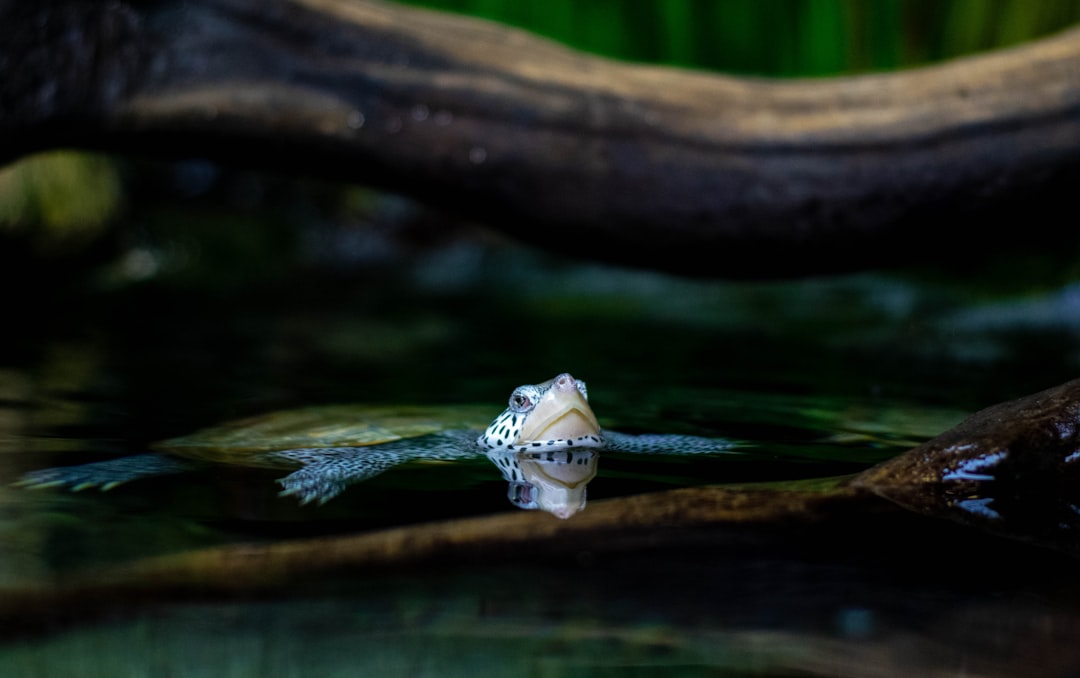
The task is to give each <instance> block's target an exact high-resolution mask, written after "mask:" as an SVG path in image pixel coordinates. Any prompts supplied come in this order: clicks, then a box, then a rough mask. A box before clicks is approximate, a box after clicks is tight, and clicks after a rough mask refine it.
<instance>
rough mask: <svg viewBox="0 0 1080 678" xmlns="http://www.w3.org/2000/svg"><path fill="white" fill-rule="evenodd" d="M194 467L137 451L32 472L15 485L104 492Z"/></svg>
mask: <svg viewBox="0 0 1080 678" xmlns="http://www.w3.org/2000/svg"><path fill="white" fill-rule="evenodd" d="M194 467H195V465H194V464H192V463H191V462H187V461H184V460H183V459H177V458H176V457H172V456H169V455H165V454H157V453H148V454H136V455H134V456H130V457H118V458H116V459H109V460H107V461H96V462H93V463H90V464H80V465H78V466H57V467H54V468H46V469H41V470H40V471H30V472H29V473H26V474H23V477H22V478H20V479H19V480H18V481H16V482H15V483H14V484H15V486H16V487H28V488H31V489H44V488H49V487H65V488H68V489H70V490H72V491H75V492H78V491H79V490H85V489H87V488H90V487H98V488H101V490H102V491H104V490H111V489H112V488H114V487H116V486H117V485H122V484H123V483H126V482H129V481H132V480H137V479H139V478H147V477H150V476H162V475H168V474H171V473H183V472H184V471H190V470H191V469H193V468H194Z"/></svg>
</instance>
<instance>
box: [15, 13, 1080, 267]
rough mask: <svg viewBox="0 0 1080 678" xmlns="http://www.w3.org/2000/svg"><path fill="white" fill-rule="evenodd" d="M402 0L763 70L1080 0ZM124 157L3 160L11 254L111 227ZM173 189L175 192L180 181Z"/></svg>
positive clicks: (1055, 23)
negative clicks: (15, 246) (15, 248)
mask: <svg viewBox="0 0 1080 678" xmlns="http://www.w3.org/2000/svg"><path fill="white" fill-rule="evenodd" d="M411 4H415V5H422V6H425V7H430V8H435V9H442V10H448V11H453V12H461V13H465V14H470V15H474V16H478V17H483V18H487V19H491V20H494V21H499V22H502V23H505V24H509V25H514V26H519V27H522V28H524V29H527V30H529V31H533V32H535V33H538V34H541V35H545V36H547V37H550V38H553V39H555V40H557V41H560V42H563V43H565V44H567V45H570V46H572V47H576V48H579V49H582V50H586V51H589V52H594V53H597V54H603V55H606V56H610V57H613V58H617V59H625V60H631V61H639V62H652V63H661V64H672V65H678V66H685V67H693V68H701V69H710V70H716V71H721V72H727V73H734V74H748V75H755V76H770V77H810V76H828V75H836V74H852V73H860V72H867V71H881V70H890V69H897V68H905V67H911V66H916V65H919V64H924V63H928V62H933V61H938V60H942V59H947V58H951V57H956V56H959V55H963V54H968V53H972V52H978V51H984V50H989V49H994V48H998V47H1002V46H1007V45H1012V44H1016V43H1020V42H1023V41H1026V40H1031V39H1034V38H1037V37H1040V36H1042V35H1046V34H1048V33H1052V32H1054V31H1057V30H1060V29H1062V28H1064V27H1066V26H1069V25H1070V24H1073V23H1076V22H1078V21H1080V0H1037V1H1031V0H724V1H722V2H721V1H713V0H634V1H632V2H631V1H626V0H593V1H592V2H580V1H578V0H426V1H418V2H412V3H411ZM123 167H124V165H118V164H117V163H116V162H114V161H113V160H111V159H108V158H104V157H102V156H89V155H86V154H82V153H72V152H52V153H47V154H42V155H39V156H35V157H32V158H28V159H25V160H23V161H22V162H18V163H14V164H12V165H10V166H8V167H6V168H0V242H2V241H11V240H12V239H14V240H16V241H18V244H19V245H20V247H19V248H18V250H19V252H20V254H18V255H16V256H20V257H21V256H22V254H21V253H22V252H26V251H29V252H30V253H32V254H33V255H34V256H49V255H55V254H56V253H58V252H59V253H63V254H65V255H70V254H71V253H72V252H73V251H79V250H81V249H82V248H83V247H84V246H85V245H86V244H87V243H88V242H90V241H93V240H94V239H96V238H98V237H99V236H100V235H101V234H102V233H104V232H107V231H108V228H109V225H110V224H111V223H114V222H115V221H116V220H117V218H118V217H119V216H120V215H121V214H122V213H123V208H124V206H125V201H126V199H128V198H131V196H132V193H133V191H134V190H135V189H134V188H133V187H132V182H131V181H128V180H126V178H127V177H128V176H130V174H132V173H128V174H125V173H124V172H123V171H122V169H123ZM141 172H142V170H140V171H139V172H137V173H141ZM342 190H346V191H347V190H351V189H342ZM179 193H180V195H178V196H177V197H179V198H183V197H184V195H183V193H184V190H183V189H182V190H180V191H179ZM160 197H161V196H157V198H158V199H160ZM135 199H140V198H135ZM343 202H346V203H351V204H355V203H356V202H357V201H356V200H354V199H347V200H344V201H343ZM360 202H361V203H363V202H364V201H363V200H361V201H360Z"/></svg>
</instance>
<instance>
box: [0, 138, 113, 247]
mask: <svg viewBox="0 0 1080 678" xmlns="http://www.w3.org/2000/svg"><path fill="white" fill-rule="evenodd" d="M120 197H121V189H120V177H119V174H118V172H117V170H116V168H115V166H114V165H113V162H112V161H111V160H109V159H107V158H105V157H104V156H100V155H93V154H89V153H75V152H71V151H57V152H52V153H42V154H39V155H35V156H31V157H29V158H26V159H24V160H22V161H20V162H17V163H15V164H13V165H9V166H7V167H2V168H0V231H3V230H9V231H12V230H15V231H36V233H35V240H36V241H37V242H36V244H37V245H38V247H39V248H40V249H43V250H54V249H58V248H60V249H62V248H70V247H74V246H78V245H81V244H84V243H85V242H86V241H87V240H89V239H91V238H92V237H93V236H95V235H96V234H98V233H99V232H100V231H101V230H102V229H103V228H104V227H105V226H106V225H107V224H108V222H109V220H110V219H112V218H113V217H114V216H115V214H116V212H117V210H118V208H119V204H120Z"/></svg>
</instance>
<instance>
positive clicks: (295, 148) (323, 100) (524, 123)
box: [0, 0, 1080, 276]
mask: <svg viewBox="0 0 1080 678" xmlns="http://www.w3.org/2000/svg"><path fill="white" fill-rule="evenodd" d="M0 26H2V28H0V82H3V83H4V84H3V86H2V89H0V159H9V160H10V159H12V158H15V157H18V156H19V155H21V154H25V153H28V152H32V151H36V150H41V149H46V148H54V147H58V146H78V147H87V148H98V149H110V150H120V151H127V152H140V153H151V154H157V155H166V156H192V155H205V156H209V157H212V158H215V159H219V160H223V161H228V162H233V163H242V164H247V165H253V166H274V167H277V168H286V169H288V170H291V171H295V172H298V173H313V174H320V175H329V176H335V177H342V178H346V179H349V180H355V181H362V182H367V183H371V184H374V185H377V186H381V187H386V188H391V189H393V190H396V191H401V192H405V193H409V194H412V195H415V196H417V197H420V198H422V199H425V200H428V201H432V202H435V203H436V204H440V205H444V206H449V207H451V208H452V209H454V210H456V211H458V212H460V213H463V214H466V215H469V216H473V217H479V218H482V219H484V220H486V221H487V222H489V223H490V224H491V225H493V226H495V227H497V228H500V229H503V230H506V231H508V232H510V233H512V234H514V235H516V236H519V237H521V238H524V239H526V240H529V241H532V242H536V243H539V244H542V245H544V246H547V247H550V248H554V249H556V250H559V251H563V252H566V253H568V254H571V255H574V256H585V257H598V258H606V259H612V260H618V261H624V262H630V263H635V264H643V265H648V266H653V267H658V268H665V269H671V270H676V271H680V272H687V273H698V274H706V275H717V276H727V275H792V274H799V273H807V272H817V271H828V270H836V269H842V268H852V267H862V266H866V265H876V264H884V263H890V262H893V261H897V260H901V259H904V258H909V257H916V258H925V257H926V256H927V254H937V255H943V256H946V257H974V256H977V255H978V253H979V251H981V249H982V248H983V247H990V246H994V245H1001V244H1002V243H1011V242H1013V241H1014V240H1016V239H1033V238H1034V237H1035V236H1034V235H1032V230H1031V229H1032V224H1033V223H1042V222H1045V223H1046V225H1047V228H1048V229H1049V228H1050V227H1052V226H1054V225H1060V224H1061V223H1069V222H1064V221H1062V222H1053V220H1052V219H1050V218H1049V217H1051V216H1052V215H1054V214H1055V213H1056V212H1055V210H1059V209H1060V208H1065V207H1068V206H1071V205H1072V204H1073V202H1074V199H1073V196H1072V193H1073V192H1074V191H1075V188H1074V187H1075V186H1076V185H1077V179H1080V30H1072V31H1069V32H1066V33H1064V34H1061V35H1059V36H1057V37H1052V38H1049V39H1046V40H1042V41H1040V42H1037V43H1033V44H1031V45H1027V46H1024V47H1021V48H1017V49H1012V50H1006V51H1002V52H999V53H994V54H990V55H985V56H980V57H976V58H969V59H962V60H958V61H955V62H952V63H948V64H945V65H941V66H933V67H927V68H922V69H918V70H912V71H906V72H901V73H895V74H889V75H872V76H860V77H850V78H834V79H828V80H808V81H788V82H774V81H765V80H756V79H742V78H731V77H722V76H716V75H706V74H699V73H692V72H688V71H683V70H677V69H671V68H658V67H648V66H638V65H629V64H623V63H618V62H613V61H609V60H606V59H601V58H597V57H593V56H587V55H583V54H580V53H577V52H574V51H572V50H569V49H566V48H563V47H561V46H558V45H556V44H553V43H551V42H548V41H545V40H542V39H539V38H536V37H533V36H530V35H528V34H526V33H523V32H521V31H517V30H513V29H509V28H506V27H502V26H498V25H495V24H490V23H486V22H483V21H478V20H473V19H466V18H460V17H455V16H451V15H445V14H440V13H435V12H429V11H422V10H416V9H411V8H406V7H401V6H396V5H389V4H382V3H377V2H367V1H363V0H292V1H288V0H261V1H260V2H251V1H248V0H190V1H187V2H179V1H178V0H161V1H159V2H139V1H136V0H126V1H125V0H116V1H113V2H101V3H99V2H85V1H78V0H67V1H58V0H53V1H52V2H48V3H19V2H16V1H15V0H8V1H7V2H3V1H2V0H0ZM1070 213H1075V210H1073V209H1071V208H1069V209H1068V211H1066V212H1065V214H1066V215H1068V214H1070ZM1018 220H1019V221H1021V222H1022V223H1023V225H1024V231H1023V232H1022V233H1019V234H1018V233H1017V229H1016V228H1015V224H1016V223H1017V221H1018ZM1070 230H1075V229H1070ZM1048 232H1051V231H1049V230H1043V231H1041V233H1042V234H1045V233H1048ZM946 236H947V237H946Z"/></svg>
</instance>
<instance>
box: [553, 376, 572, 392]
mask: <svg viewBox="0 0 1080 678" xmlns="http://www.w3.org/2000/svg"><path fill="white" fill-rule="evenodd" d="M555 388H556V389H558V390H560V391H572V390H574V389H576V388H577V380H575V379H574V378H573V377H572V376H570V373H569V372H563V373H562V374H560V375H559V376H557V377H555Z"/></svg>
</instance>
